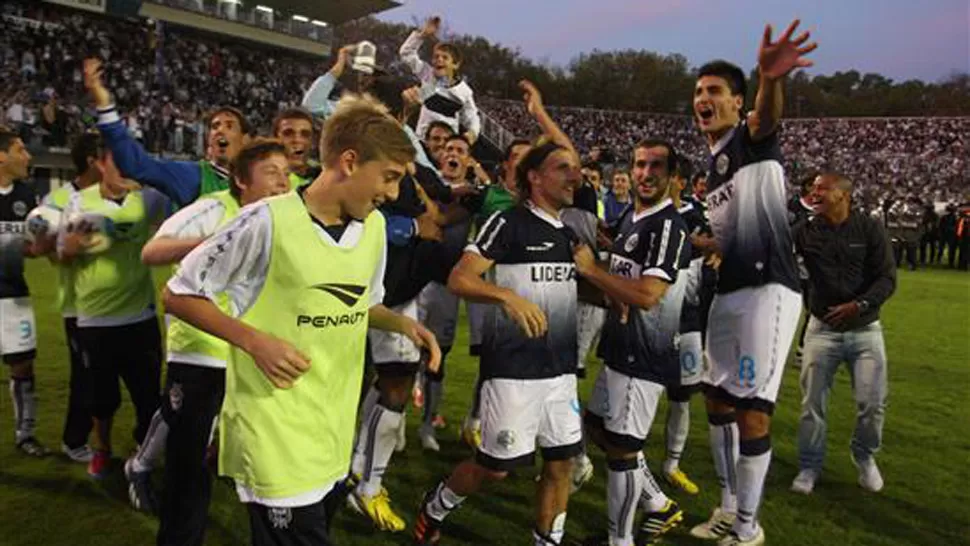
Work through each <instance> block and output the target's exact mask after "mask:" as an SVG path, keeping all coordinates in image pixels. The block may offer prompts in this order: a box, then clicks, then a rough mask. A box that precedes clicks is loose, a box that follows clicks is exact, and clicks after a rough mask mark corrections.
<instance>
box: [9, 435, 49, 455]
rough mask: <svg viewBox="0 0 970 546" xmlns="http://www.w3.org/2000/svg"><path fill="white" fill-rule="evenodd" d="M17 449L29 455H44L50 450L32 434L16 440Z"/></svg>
mask: <svg viewBox="0 0 970 546" xmlns="http://www.w3.org/2000/svg"><path fill="white" fill-rule="evenodd" d="M17 449H19V450H20V451H23V452H24V453H26V454H27V455H30V456H31V457H46V456H47V455H48V454H49V453H50V451H48V450H47V448H46V447H44V445H43V444H41V443H40V442H38V441H37V438H34V437H33V436H31V437H29V438H24V439H23V440H21V441H19V442H17Z"/></svg>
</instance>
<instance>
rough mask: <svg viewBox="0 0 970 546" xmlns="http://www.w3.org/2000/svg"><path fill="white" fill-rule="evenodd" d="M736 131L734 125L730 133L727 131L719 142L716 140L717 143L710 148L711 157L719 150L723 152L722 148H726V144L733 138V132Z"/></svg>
mask: <svg viewBox="0 0 970 546" xmlns="http://www.w3.org/2000/svg"><path fill="white" fill-rule="evenodd" d="M737 130H738V126H737V125H735V126H734V127H731V130H730V131H728V132H727V133H724V136H722V137H721V139H720V140H718V141H717V142H715V143H714V145H713V146H711V155H717V154H718V153H719V152H720V151H721V150H723V149H724V147H725V146H727V143H728V142H729V141H730V140H731V137H733V136H734V132H735V131H737Z"/></svg>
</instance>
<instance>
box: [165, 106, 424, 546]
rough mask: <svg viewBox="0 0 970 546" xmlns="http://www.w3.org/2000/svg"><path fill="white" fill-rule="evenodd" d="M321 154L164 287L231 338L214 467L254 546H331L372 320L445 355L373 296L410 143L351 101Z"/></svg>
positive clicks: (199, 319) (380, 112)
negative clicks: (288, 187)
mask: <svg viewBox="0 0 970 546" xmlns="http://www.w3.org/2000/svg"><path fill="white" fill-rule="evenodd" d="M320 156H321V158H322V159H323V165H324V170H323V172H322V173H321V174H320V176H319V177H317V179H316V180H314V181H313V183H311V184H309V185H307V186H304V187H302V188H300V189H298V190H297V191H296V192H290V193H287V194H286V195H282V196H278V197H274V198H271V199H266V200H264V201H262V202H260V203H257V204H255V205H252V206H250V207H248V208H247V209H246V210H245V211H241V213H240V215H239V216H238V217H237V218H235V219H234V220H233V221H232V222H230V223H229V224H227V225H226V226H225V227H224V228H223V229H222V230H221V231H220V232H219V233H218V234H217V235H216V236H215V237H211V238H209V239H208V240H206V242H204V243H202V244H201V245H200V246H199V247H197V248H196V249H195V250H193V251H192V252H191V253H190V254H189V255H188V256H186V258H185V259H184V260H183V261H182V265H181V267H180V269H179V272H178V273H177V274H176V275H175V276H174V277H173V278H172V279H171V280H170V281H169V283H168V285H167V288H166V290H165V304H166V308H167V309H168V311H169V312H170V313H171V314H172V315H174V316H176V317H178V318H180V319H182V320H184V321H185V322H186V323H188V324H190V325H192V326H194V327H196V328H199V329H201V330H203V331H205V332H207V333H209V334H211V335H213V336H215V337H217V338H220V339H222V340H224V341H226V342H227V343H229V345H230V353H229V365H228V367H227V370H226V392H225V401H224V403H223V407H222V412H221V414H220V420H219V422H220V437H219V447H220V449H219V469H220V474H222V475H224V476H227V477H230V478H232V479H233V480H235V483H236V491H237V493H238V495H239V499H240V500H241V501H242V502H243V503H245V504H246V505H247V509H248V511H249V518H250V526H251V529H252V541H253V544H255V545H257V546H262V545H280V544H293V545H297V544H314V545H316V544H330V541H329V538H328V534H329V524H330V518H331V517H332V516H333V514H334V510H335V508H336V506H337V504H338V503H339V502H340V501H341V500H342V486H341V484H342V483H343V482H344V478H345V476H346V474H347V469H348V468H349V467H350V462H351V461H350V454H351V450H352V447H353V446H352V444H353V438H354V419H353V418H352V417H349V416H353V415H355V414H356V413H357V402H358V399H359V397H360V387H361V382H362V379H363V363H364V346H365V342H366V335H367V329H368V327H370V328H376V329H382V330H387V331H393V332H397V333H400V334H403V335H404V336H406V337H407V338H408V339H409V340H410V341H411V342H413V343H414V344H415V345H417V346H418V347H423V348H426V349H427V350H429V351H430V354H431V356H430V359H429V364H428V366H429V368H430V369H434V368H436V367H437V364H438V361H439V360H440V349H439V348H438V345H437V342H436V341H435V339H434V336H433V334H431V333H430V332H429V331H428V330H427V329H425V328H424V327H423V326H421V325H420V324H418V323H417V322H415V321H414V320H413V319H410V318H408V317H405V316H403V315H400V314H397V313H394V312H392V311H390V310H388V309H387V308H386V307H384V306H383V305H381V303H380V302H381V300H382V298H383V287H382V282H383V276H384V260H385V247H386V245H385V238H386V234H385V230H384V219H383V216H381V214H380V213H379V212H377V210H376V209H377V207H379V206H380V205H382V204H383V203H384V202H387V201H393V200H394V199H396V198H397V196H398V184H399V182H400V180H401V178H402V177H403V176H404V174H405V172H406V169H407V164H408V163H409V162H411V161H413V159H414V148H413V146H412V145H411V142H410V140H409V139H408V137H407V135H406V134H405V133H404V131H403V129H402V128H401V126H400V125H399V124H398V123H397V122H396V121H395V120H394V119H393V118H391V117H390V116H389V115H388V114H387V112H386V109H384V108H383V107H381V106H380V105H378V104H376V103H374V102H372V101H370V100H368V99H361V98H356V97H346V96H345V98H344V99H342V100H341V103H340V104H339V105H338V107H337V109H336V110H335V111H334V113H333V114H332V115H331V116H330V118H329V119H328V120H327V122H326V124H325V126H324V130H323V136H322V138H321V144H320ZM218 294H225V295H226V296H227V297H228V300H229V301H228V309H229V312H228V313H226V312H224V311H222V310H220V308H219V307H218V306H217V305H216V301H218V299H219V298H218V297H217V295H218ZM308 431H312V433H308Z"/></svg>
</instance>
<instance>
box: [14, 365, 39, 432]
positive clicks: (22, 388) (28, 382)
mask: <svg viewBox="0 0 970 546" xmlns="http://www.w3.org/2000/svg"><path fill="white" fill-rule="evenodd" d="M10 398H12V399H13V419H14V440H15V441H16V443H18V444H19V443H20V442H23V441H24V440H26V439H28V438H33V437H34V425H35V422H36V419H37V399H36V398H35V397H34V378H33V377H23V378H21V377H11V378H10Z"/></svg>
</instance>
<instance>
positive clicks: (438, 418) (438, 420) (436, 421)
mask: <svg viewBox="0 0 970 546" xmlns="http://www.w3.org/2000/svg"><path fill="white" fill-rule="evenodd" d="M431 426H432V427H434V428H436V429H443V428H446V427H447V426H448V423H446V422H445V416H444V415H440V414H436V415H435V416H434V417H432V418H431Z"/></svg>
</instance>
